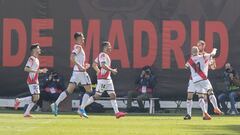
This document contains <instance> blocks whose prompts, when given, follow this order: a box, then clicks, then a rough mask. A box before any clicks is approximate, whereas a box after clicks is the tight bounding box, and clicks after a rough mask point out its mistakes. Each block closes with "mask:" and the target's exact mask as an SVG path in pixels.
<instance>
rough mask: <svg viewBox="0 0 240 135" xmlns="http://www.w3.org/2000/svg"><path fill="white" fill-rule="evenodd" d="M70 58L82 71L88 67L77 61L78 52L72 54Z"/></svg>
mask: <svg viewBox="0 0 240 135" xmlns="http://www.w3.org/2000/svg"><path fill="white" fill-rule="evenodd" d="M70 60H71V62H72V63H73V64H74V65H77V67H78V69H79V70H80V71H86V68H85V67H83V66H81V65H80V64H78V63H77V62H76V53H72V54H71V56H70Z"/></svg>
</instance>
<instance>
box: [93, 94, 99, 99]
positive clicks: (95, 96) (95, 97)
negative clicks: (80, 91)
mask: <svg viewBox="0 0 240 135" xmlns="http://www.w3.org/2000/svg"><path fill="white" fill-rule="evenodd" d="M100 96H101V95H100V94H97V93H96V94H95V95H94V96H93V99H94V100H96V99H99V98H100Z"/></svg>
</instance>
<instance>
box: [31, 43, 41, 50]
mask: <svg viewBox="0 0 240 135" xmlns="http://www.w3.org/2000/svg"><path fill="white" fill-rule="evenodd" d="M39 45H40V44H39V43H34V44H32V45H31V47H30V50H31V51H32V50H33V49H35V48H37V47H39Z"/></svg>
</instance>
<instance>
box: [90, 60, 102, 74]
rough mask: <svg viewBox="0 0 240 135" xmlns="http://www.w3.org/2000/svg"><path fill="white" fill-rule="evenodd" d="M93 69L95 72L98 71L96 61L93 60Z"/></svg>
mask: <svg viewBox="0 0 240 135" xmlns="http://www.w3.org/2000/svg"><path fill="white" fill-rule="evenodd" d="M92 67H93V69H94V70H95V71H96V73H97V74H98V73H99V72H100V69H99V68H98V63H97V62H95V61H94V62H93V64H92Z"/></svg>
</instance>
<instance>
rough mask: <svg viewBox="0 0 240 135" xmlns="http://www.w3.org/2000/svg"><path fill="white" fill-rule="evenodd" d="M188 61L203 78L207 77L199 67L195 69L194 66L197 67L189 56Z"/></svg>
mask: <svg viewBox="0 0 240 135" xmlns="http://www.w3.org/2000/svg"><path fill="white" fill-rule="evenodd" d="M188 63H189V65H190V66H191V67H192V68H193V69H194V70H195V72H196V73H197V74H198V75H199V76H200V77H201V78H202V79H203V80H206V79H207V76H206V75H205V74H204V73H203V71H202V70H201V69H199V70H198V71H196V69H195V68H194V67H197V65H196V63H194V61H193V60H192V59H191V58H190V59H189V60H188Z"/></svg>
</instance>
